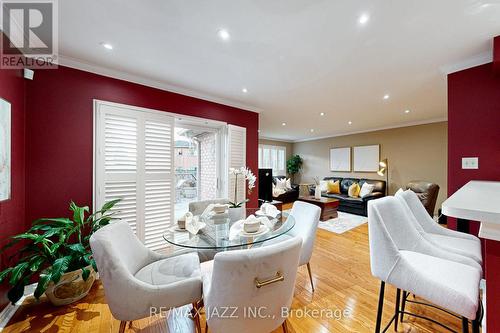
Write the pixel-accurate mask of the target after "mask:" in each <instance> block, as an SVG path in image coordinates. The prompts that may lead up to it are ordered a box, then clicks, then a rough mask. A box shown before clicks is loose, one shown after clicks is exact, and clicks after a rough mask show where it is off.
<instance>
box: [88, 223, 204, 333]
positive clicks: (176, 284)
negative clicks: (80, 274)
mask: <svg viewBox="0 0 500 333" xmlns="http://www.w3.org/2000/svg"><path fill="white" fill-rule="evenodd" d="M90 246H91V248H92V254H93V256H94V258H95V261H96V264H97V269H98V270H99V277H100V279H101V281H102V283H103V285H104V293H105V295H106V300H107V302H108V304H109V308H110V310H111V313H112V314H113V316H114V317H115V318H116V319H118V320H120V321H121V324H120V331H122V330H124V329H125V324H126V322H127V321H133V320H137V319H141V318H145V317H149V316H150V315H151V313H152V311H155V309H156V310H157V311H159V310H158V309H160V308H162V309H169V308H175V307H180V306H184V305H186V304H193V306H194V307H196V304H197V302H198V301H200V300H201V296H202V279H201V271H200V262H199V260H198V256H197V255H196V254H195V253H191V254H183V255H179V256H175V257H167V256H163V255H160V254H158V253H156V252H153V251H151V250H149V249H148V248H146V247H145V246H144V245H143V244H142V243H141V242H140V241H139V239H138V238H137V237H136V236H135V235H134V233H133V231H132V229H131V228H130V226H129V224H128V223H127V222H124V221H120V222H114V223H111V224H109V225H107V226H105V227H103V228H101V229H100V230H98V231H97V232H96V233H95V234H93V235H92V237H91V238H90ZM153 313H154V312H153ZM195 320H196V324H197V327H198V330H199V317H198V316H195Z"/></svg>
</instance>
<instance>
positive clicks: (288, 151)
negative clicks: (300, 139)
mask: <svg viewBox="0 0 500 333" xmlns="http://www.w3.org/2000/svg"><path fill="white" fill-rule="evenodd" d="M260 144H262V145H271V146H282V147H286V159H287V160H288V159H289V158H290V157H291V156H292V154H293V143H292V142H283V141H274V140H267V139H259V145H260Z"/></svg>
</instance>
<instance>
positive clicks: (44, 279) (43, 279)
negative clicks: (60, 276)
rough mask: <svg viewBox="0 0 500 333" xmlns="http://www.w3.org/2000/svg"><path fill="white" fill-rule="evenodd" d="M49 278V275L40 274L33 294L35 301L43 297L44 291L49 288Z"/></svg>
mask: <svg viewBox="0 0 500 333" xmlns="http://www.w3.org/2000/svg"><path fill="white" fill-rule="evenodd" d="M50 277H51V275H50V274H40V279H39V280H38V284H37V286H36V289H35V292H34V294H33V296H35V298H36V299H39V298H40V296H42V295H43V293H44V292H45V290H47V287H48V286H49V282H50Z"/></svg>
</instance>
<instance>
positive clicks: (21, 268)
mask: <svg viewBox="0 0 500 333" xmlns="http://www.w3.org/2000/svg"><path fill="white" fill-rule="evenodd" d="M28 267H29V263H28V262H26V261H21V262H20V263H19V264H17V265H16V266H15V267H14V268H13V269H12V272H11V275H10V280H9V283H10V285H12V286H15V285H17V284H18V283H19V281H21V280H22V277H23V274H24V272H25V271H26V269H27V268H28Z"/></svg>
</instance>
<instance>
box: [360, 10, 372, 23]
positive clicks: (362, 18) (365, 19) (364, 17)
mask: <svg viewBox="0 0 500 333" xmlns="http://www.w3.org/2000/svg"><path fill="white" fill-rule="evenodd" d="M369 20H370V16H369V15H368V14H366V13H365V14H362V15H361V16H360V17H359V19H358V22H359V24H362V25H365V24H366V23H368V21H369Z"/></svg>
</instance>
